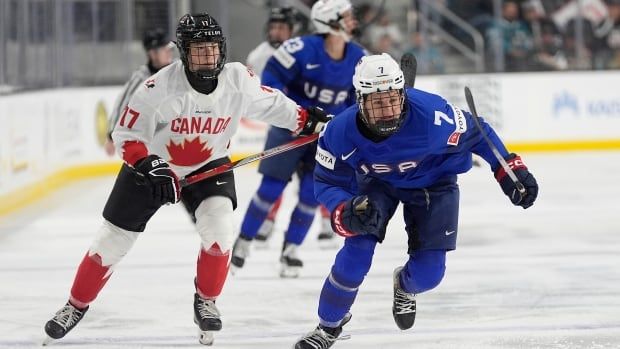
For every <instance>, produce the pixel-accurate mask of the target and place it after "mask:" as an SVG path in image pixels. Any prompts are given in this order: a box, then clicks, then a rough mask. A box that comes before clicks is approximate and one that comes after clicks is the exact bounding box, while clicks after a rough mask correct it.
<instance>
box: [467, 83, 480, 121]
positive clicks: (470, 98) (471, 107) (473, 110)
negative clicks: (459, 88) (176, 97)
mask: <svg viewBox="0 0 620 349" xmlns="http://www.w3.org/2000/svg"><path fill="white" fill-rule="evenodd" d="M465 101H467V106H468V107H469V112H470V113H471V114H472V115H473V116H474V117H478V112H477V111H476V105H475V104H474V96H472V94H471V90H470V89H469V87H468V86H465Z"/></svg>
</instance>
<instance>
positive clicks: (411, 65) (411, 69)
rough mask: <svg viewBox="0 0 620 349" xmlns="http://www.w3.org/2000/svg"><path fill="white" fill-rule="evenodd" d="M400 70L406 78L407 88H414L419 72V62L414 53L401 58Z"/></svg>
mask: <svg viewBox="0 0 620 349" xmlns="http://www.w3.org/2000/svg"><path fill="white" fill-rule="evenodd" d="M400 69H401V70H402V71H403V75H404V76H405V86H406V87H413V86H414V85H415V76H416V72H417V70H418V61H417V60H416V58H415V56H414V55H413V54H412V53H409V52H407V53H405V54H404V55H403V56H402V57H401V58H400Z"/></svg>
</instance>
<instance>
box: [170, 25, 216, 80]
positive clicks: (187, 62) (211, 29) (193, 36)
mask: <svg viewBox="0 0 620 349" xmlns="http://www.w3.org/2000/svg"><path fill="white" fill-rule="evenodd" d="M176 34H177V47H178V48H179V55H180V58H181V61H182V62H183V66H184V67H185V70H186V71H187V72H189V73H190V74H192V75H194V76H196V77H197V78H200V79H216V78H217V76H218V75H219V73H220V72H221V71H222V69H224V64H225V63H226V38H225V37H224V35H223V34H222V27H220V25H219V24H218V23H217V22H216V21H215V19H214V18H213V17H211V16H210V15H209V14H207V13H201V14H197V15H189V14H187V15H185V16H183V17H181V19H180V20H179V25H178V26H177V33H176ZM193 43H195V44H193ZM210 43H216V44H217V47H218V48H219V53H217V52H215V51H216V50H214V49H213V45H212V44H210ZM192 44H193V45H192ZM190 47H193V51H191V50H190ZM192 53H193V55H192ZM216 56H217V57H216ZM192 62H193V63H192ZM195 65H198V69H192V67H193V66H195ZM205 65H208V66H213V67H212V68H211V67H209V68H207V67H205Z"/></svg>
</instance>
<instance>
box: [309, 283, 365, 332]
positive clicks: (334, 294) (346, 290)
mask: <svg viewBox="0 0 620 349" xmlns="http://www.w3.org/2000/svg"><path fill="white" fill-rule="evenodd" d="M357 291H358V288H357V287H348V286H346V285H344V284H342V283H340V282H338V281H336V280H335V278H334V275H333V274H329V276H328V277H327V279H325V283H324V284H323V289H322V290H321V298H320V299H319V319H320V323H321V325H323V326H326V327H337V326H338V325H339V324H340V321H341V320H342V319H343V318H344V316H345V315H346V314H347V313H348V312H349V310H350V309H351V306H352V305H353V302H354V301H355V297H356V296H357Z"/></svg>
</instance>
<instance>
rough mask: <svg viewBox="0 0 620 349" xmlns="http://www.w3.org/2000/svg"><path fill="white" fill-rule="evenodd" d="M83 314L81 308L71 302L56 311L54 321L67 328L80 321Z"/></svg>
mask: <svg viewBox="0 0 620 349" xmlns="http://www.w3.org/2000/svg"><path fill="white" fill-rule="evenodd" d="M81 316H82V312H81V311H80V310H78V309H77V308H75V307H74V306H72V305H70V304H67V305H65V306H64V307H63V308H62V309H60V310H59V311H57V312H56V315H55V316H54V322H55V323H57V324H59V325H60V326H62V328H64V329H65V330H66V329H67V328H70V327H71V326H73V325H74V324H75V323H76V322H78V320H79V319H80V317H81Z"/></svg>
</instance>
